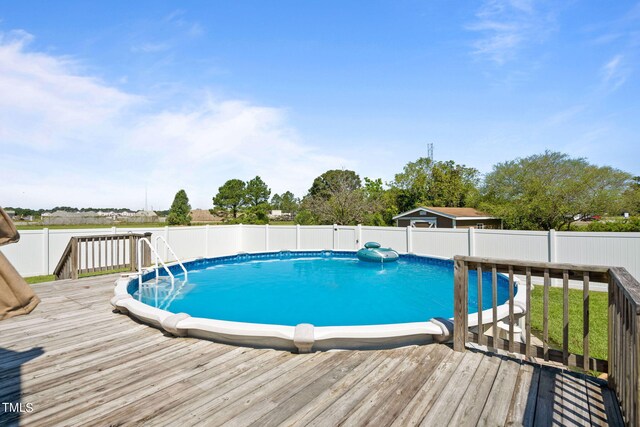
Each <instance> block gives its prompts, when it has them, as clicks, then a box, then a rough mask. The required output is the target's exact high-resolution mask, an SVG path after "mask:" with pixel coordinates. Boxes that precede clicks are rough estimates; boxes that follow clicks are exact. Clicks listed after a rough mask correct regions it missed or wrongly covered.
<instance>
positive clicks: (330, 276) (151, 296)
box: [134, 253, 508, 326]
mask: <svg viewBox="0 0 640 427" xmlns="http://www.w3.org/2000/svg"><path fill="white" fill-rule="evenodd" d="M289 256H290V258H285V259H279V258H272V259H270V258H268V257H267V258H259V257H258V258H252V257H247V256H246V255H245V256H244V258H245V260H241V259H242V258H234V257H230V258H229V257H228V258H226V259H224V260H223V261H220V260H218V261H216V259H212V260H204V261H199V262H198V265H196V266H195V267H194V266H188V268H189V269H190V271H189V276H188V278H189V280H188V281H187V282H186V283H183V282H182V279H183V278H184V276H183V275H180V274H176V279H177V282H176V284H175V286H174V287H171V286H169V284H168V282H167V281H166V280H164V281H163V285H162V286H160V287H158V288H156V287H154V286H144V285H143V288H142V289H143V291H142V293H139V292H137V291H136V292H135V293H134V297H136V298H138V299H140V300H141V301H142V302H144V303H146V304H149V305H152V306H156V307H160V308H162V309H165V310H169V311H171V312H174V313H180V312H183V313H188V314H190V315H191V316H193V317H205V318H211V319H219V320H232V321H240V322H251V323H267V324H279V325H291V326H295V325H297V324H299V323H311V324H313V325H315V326H338V325H344V326H346V325H377V324H389V323H405V322H422V321H428V320H429V319H431V318H433V317H452V316H453V263H452V262H451V261H443V260H435V259H430V258H425V257H415V256H403V257H401V258H400V260H399V261H398V262H396V263H391V264H384V265H382V264H375V263H368V262H362V261H359V260H358V259H357V258H356V257H355V254H351V253H342V254H341V255H338V254H336V255H335V256H322V254H320V253H316V254H314V253H307V254H305V255H298V254H295V253H294V254H291V255H289ZM191 268H194V269H193V270H191ZM174 271H176V270H174ZM176 272H177V271H176ZM469 276H470V277H469V282H470V283H471V286H469V302H470V305H469V310H470V311H475V309H476V308H477V276H476V273H475V272H469ZM146 283H155V281H154V279H152V280H149V281H147V282H146ZM483 285H484V286H483V305H484V309H487V308H489V307H490V304H491V275H490V274H486V273H485V274H484V275H483ZM507 298H508V283H507V280H506V279H505V278H504V277H502V276H500V277H499V279H498V303H499V304H502V303H504V302H505V301H506V300H507Z"/></svg>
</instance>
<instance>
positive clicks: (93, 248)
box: [53, 233, 151, 280]
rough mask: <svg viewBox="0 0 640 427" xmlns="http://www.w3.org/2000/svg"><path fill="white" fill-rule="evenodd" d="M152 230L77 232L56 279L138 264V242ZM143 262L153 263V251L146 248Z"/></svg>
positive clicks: (135, 267) (148, 235)
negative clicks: (146, 231)
mask: <svg viewBox="0 0 640 427" xmlns="http://www.w3.org/2000/svg"><path fill="white" fill-rule="evenodd" d="M150 237H151V233H144V234H135V233H126V234H105V235H96V236H74V237H72V238H71V239H70V240H69V243H68V244H67V247H66V248H65V250H64V252H63V253H62V257H61V258H60V261H58V265H57V266H56V268H55V269H54V271H53V274H54V275H55V276H56V280H60V279H77V278H78V277H79V275H81V274H86V273H96V272H106V271H113V270H122V269H129V270H130V271H136V269H137V267H138V265H137V264H138V260H137V250H136V248H137V244H138V240H140V239H142V238H147V239H149V238H150ZM142 261H143V265H144V266H148V265H151V254H150V253H149V251H148V250H145V251H143V260H142Z"/></svg>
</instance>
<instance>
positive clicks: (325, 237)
mask: <svg viewBox="0 0 640 427" xmlns="http://www.w3.org/2000/svg"><path fill="white" fill-rule="evenodd" d="M332 248H333V226H332V225H309V226H304V227H300V249H301V250H305V251H308V250H313V249H332Z"/></svg>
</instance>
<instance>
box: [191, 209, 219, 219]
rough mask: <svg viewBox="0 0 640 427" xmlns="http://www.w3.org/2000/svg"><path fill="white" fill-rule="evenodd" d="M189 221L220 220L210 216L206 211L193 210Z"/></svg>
mask: <svg viewBox="0 0 640 427" xmlns="http://www.w3.org/2000/svg"><path fill="white" fill-rule="evenodd" d="M191 221H195V222H198V221H202V222H207V221H222V218H220V217H217V216H215V215H212V214H211V212H209V211H208V210H207V209H194V210H192V211H191Z"/></svg>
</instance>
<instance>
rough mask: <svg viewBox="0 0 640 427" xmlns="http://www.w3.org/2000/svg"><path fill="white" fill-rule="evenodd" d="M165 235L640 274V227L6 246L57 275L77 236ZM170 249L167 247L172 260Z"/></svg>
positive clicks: (350, 229)
mask: <svg viewBox="0 0 640 427" xmlns="http://www.w3.org/2000/svg"><path fill="white" fill-rule="evenodd" d="M127 232H134V233H144V232H151V233H153V236H152V237H155V236H157V235H162V236H163V237H164V238H165V239H166V240H167V242H169V244H170V245H171V246H172V247H173V249H174V251H175V252H176V254H177V255H178V256H179V257H180V258H181V259H183V260H189V259H194V258H198V257H214V256H220V255H229V254H235V253H238V252H260V251H279V250H322V249H336V250H354V249H358V248H359V247H362V245H363V244H364V243H365V242H368V241H376V242H379V243H381V244H382V245H383V246H388V247H392V248H394V249H395V250H397V251H398V252H400V253H416V254H423V255H434V256H439V257H446V258H451V257H453V256H454V255H475V256H481V257H492V258H505V259H519V260H529V261H550V262H565V263H573V264H590V265H607V266H620V267H625V268H626V269H627V270H629V272H631V274H633V275H634V276H635V277H637V278H640V233H587V232H559V231H554V230H551V231H549V232H546V231H516V230H475V229H422V228H409V227H407V228H399V227H366V226H331V225H312V226H299V225H287V226H269V225H217V226H208V225H207V226H194V227H160V228H131V229H126V228H118V229H116V228H115V227H113V228H103V229H97V228H93V229H78V230H48V229H44V230H24V231H21V232H20V235H21V239H20V242H19V243H17V244H12V245H7V246H3V247H2V248H1V249H0V250H2V252H3V253H4V254H5V255H6V256H7V257H8V258H9V261H11V263H12V264H13V265H14V266H15V267H16V268H17V269H18V271H19V272H20V273H21V274H22V275H23V276H38V275H44V274H52V273H53V270H54V268H55V266H56V264H57V263H58V260H59V259H60V256H61V255H62V252H63V250H64V248H65V247H66V245H67V243H68V242H69V239H70V238H71V237H72V236H86V235H98V234H120V233H127ZM167 255H168V254H166V252H165V254H164V256H165V259H167V258H168V257H167Z"/></svg>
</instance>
